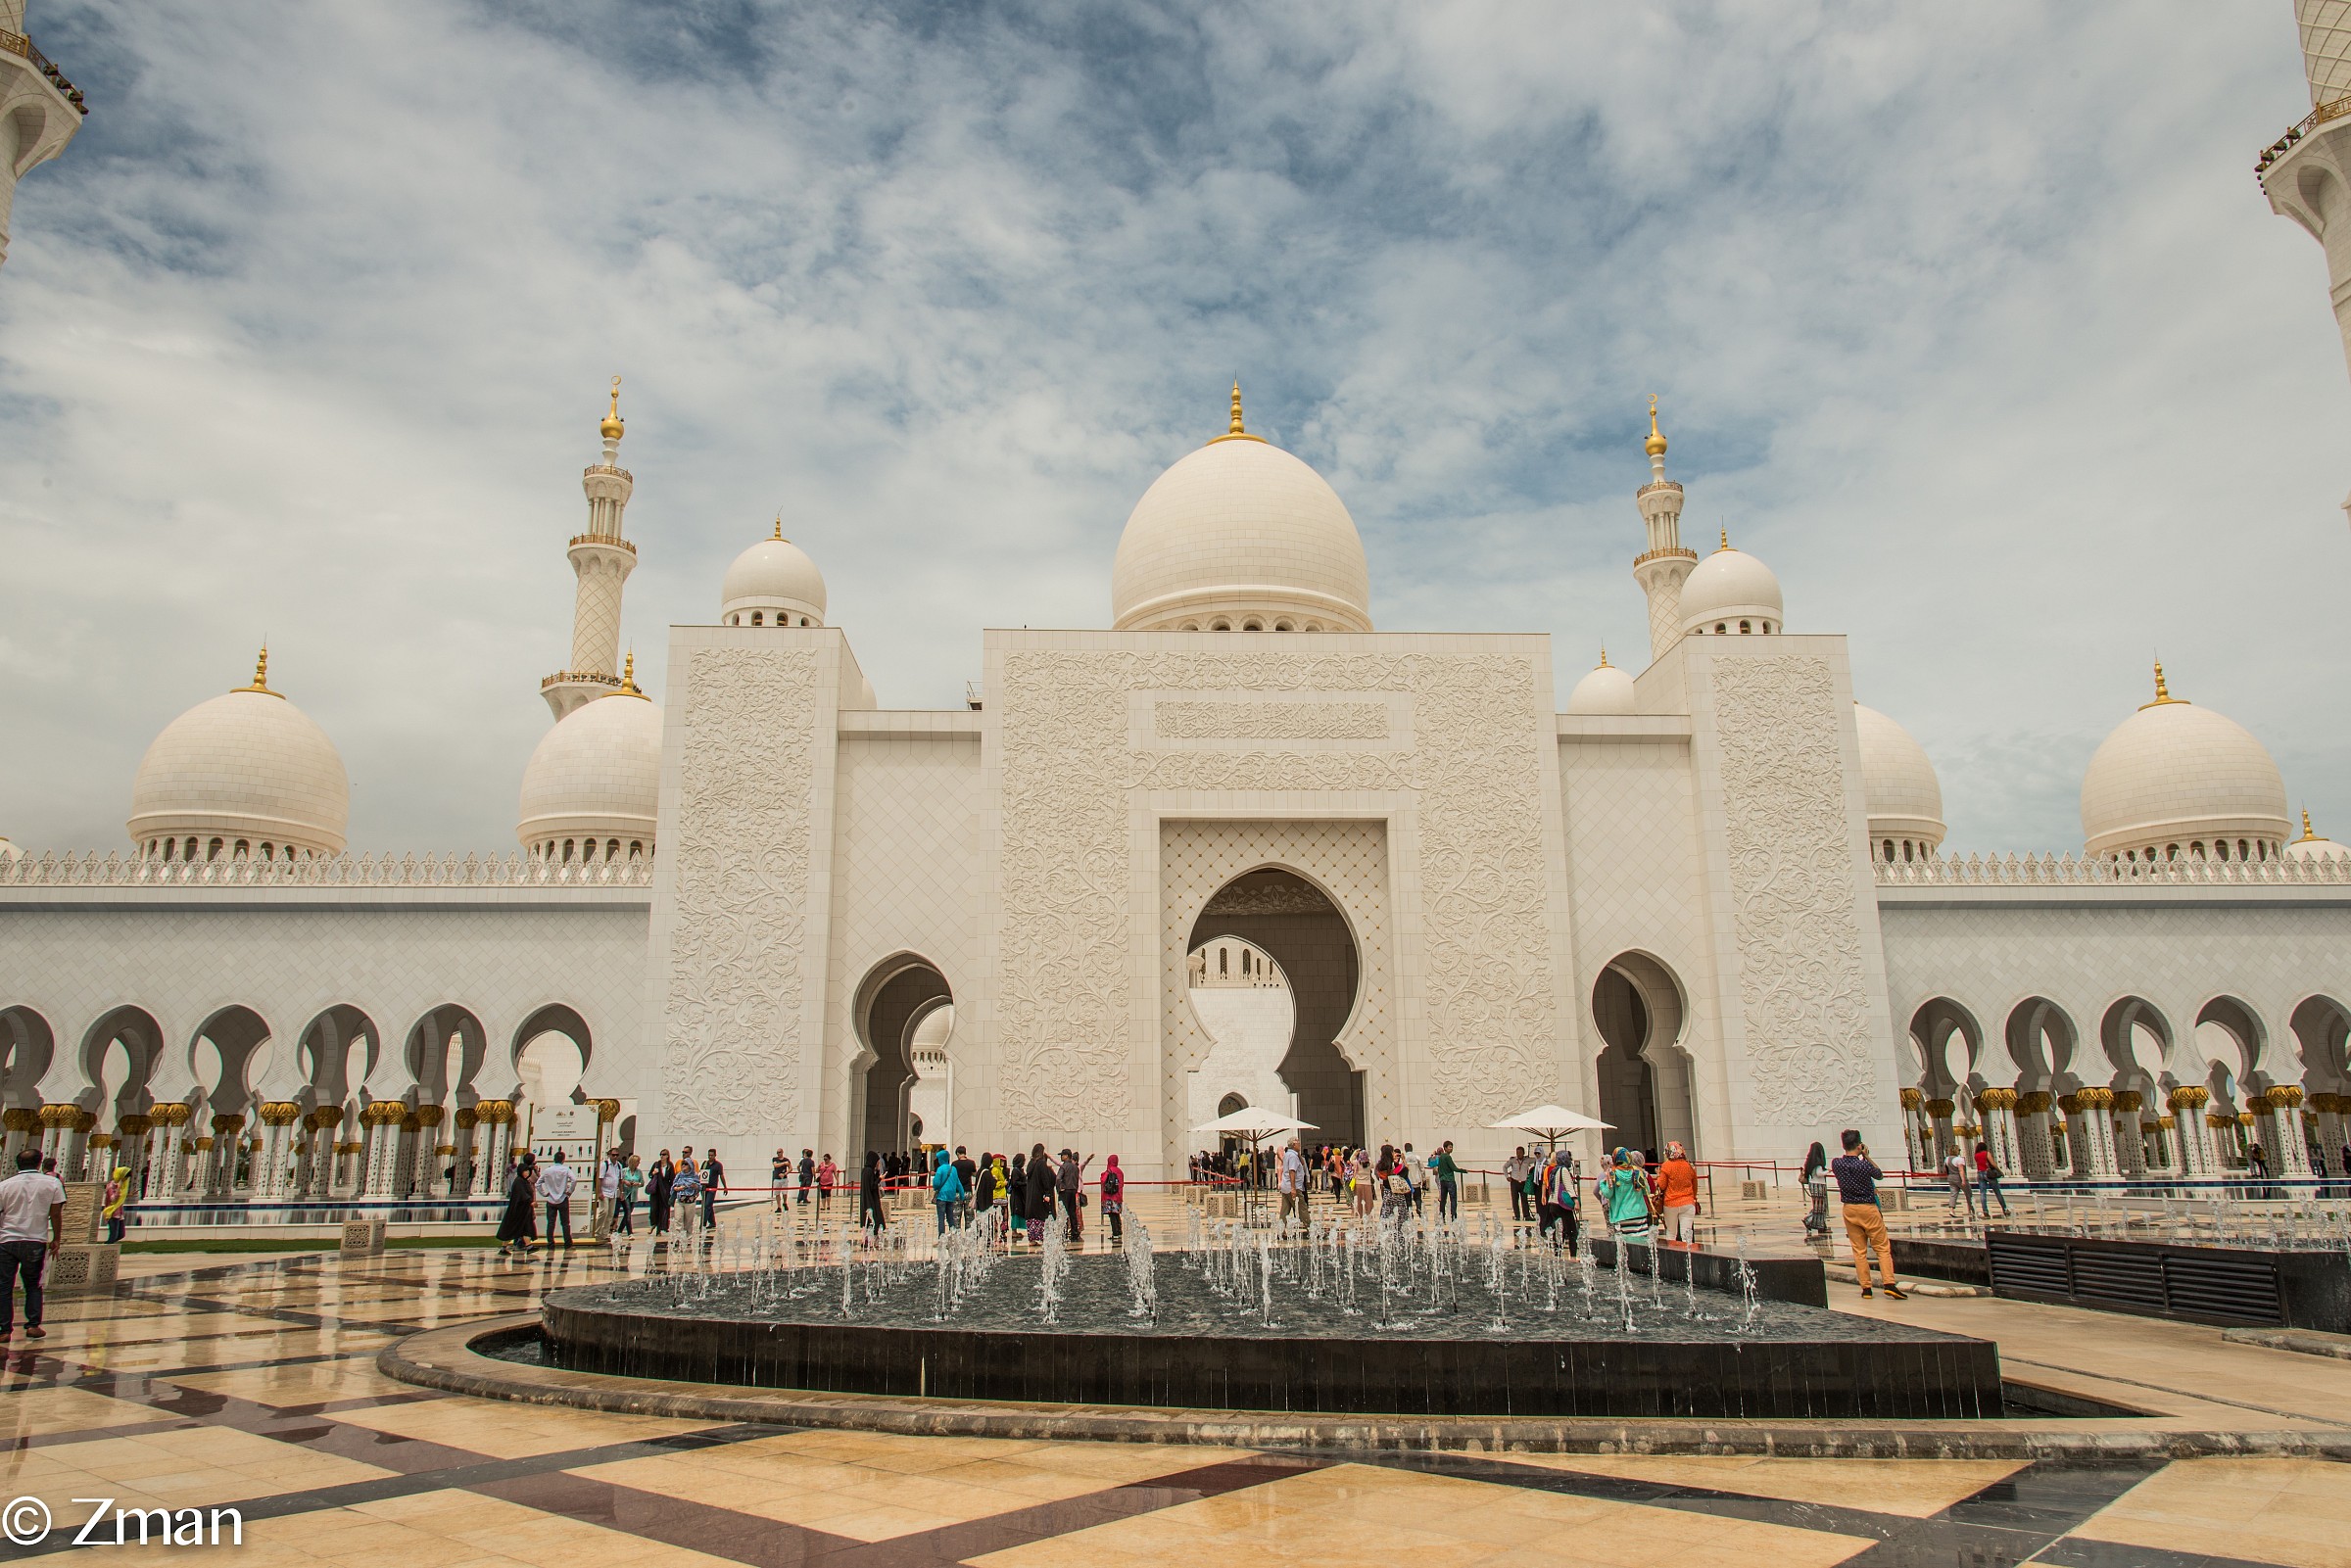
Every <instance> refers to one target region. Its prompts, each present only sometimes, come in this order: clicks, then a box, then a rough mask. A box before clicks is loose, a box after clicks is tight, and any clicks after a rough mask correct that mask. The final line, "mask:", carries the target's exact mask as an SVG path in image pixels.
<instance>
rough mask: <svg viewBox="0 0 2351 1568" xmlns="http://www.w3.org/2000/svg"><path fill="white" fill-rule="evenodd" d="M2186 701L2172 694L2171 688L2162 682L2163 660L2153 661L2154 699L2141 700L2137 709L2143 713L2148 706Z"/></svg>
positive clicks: (2161, 705) (2153, 706) (2160, 705)
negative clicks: (2150, 700)
mask: <svg viewBox="0 0 2351 1568" xmlns="http://www.w3.org/2000/svg"><path fill="white" fill-rule="evenodd" d="M2186 701H2187V698H2185V697H2176V696H2174V695H2172V689H2171V688H2170V687H2168V686H2165V685H2164V684H2163V660H2161V659H2157V660H2156V661H2155V700H2154V701H2152V702H2141V703H2140V704H2139V705H2138V707H2139V711H2140V712H2142V713H2143V712H2145V711H2146V710H2147V709H2149V708H2160V707H2163V706H2165V705H2166V704H2167V703H2173V702H2178V703H2183V704H2184V703H2185V702H2186Z"/></svg>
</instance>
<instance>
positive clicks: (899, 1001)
mask: <svg viewBox="0 0 2351 1568" xmlns="http://www.w3.org/2000/svg"><path fill="white" fill-rule="evenodd" d="M954 1001H955V992H954V989H953V988H952V987H951V986H949V985H948V984H947V977H946V974H944V973H943V972H942V971H941V970H940V969H939V967H938V966H937V965H936V964H935V963H933V962H932V961H931V960H930V959H928V958H925V957H923V956H922V955H921V954H919V953H913V952H906V951H900V952H896V953H892V954H891V955H890V956H889V957H888V958H886V959H884V960H882V961H881V962H880V963H879V964H876V965H875V966H874V967H873V968H872V969H869V970H868V971H866V974H865V978H864V979H863V980H862V981H861V982H859V984H858V986H857V994H856V997H855V999H854V1001H853V1003H852V1005H851V1015H850V1016H851V1018H852V1019H853V1020H854V1022H855V1024H856V1029H857V1042H858V1045H859V1047H860V1051H859V1054H858V1066H859V1067H861V1068H862V1069H863V1070H854V1069H852V1071H851V1073H850V1076H849V1081H850V1086H851V1090H852V1094H851V1103H850V1106H849V1132H850V1135H851V1136H852V1137H853V1138H856V1139H858V1140H859V1142H858V1143H857V1145H856V1147H855V1148H854V1149H853V1150H852V1151H851V1153H852V1154H853V1155H855V1156H858V1157H860V1158H861V1157H862V1156H863V1154H864V1152H865V1151H866V1150H869V1149H877V1150H890V1149H903V1148H905V1147H907V1145H908V1142H909V1133H910V1130H911V1128H910V1124H909V1121H908V1116H909V1105H908V1096H909V1095H910V1093H911V1091H912V1090H913V1088H914V1082H915V1070H914V1060H913V1057H912V1055H911V1053H910V1051H909V1050H908V1046H909V1043H910V1042H911V1041H912V1040H913V1038H914V1031H915V1029H916V1028H917V1027H918V1026H920V1025H921V1023H922V1022H923V1020H925V1019H927V1018H929V1017H930V1016H931V1015H932V1014H933V1013H935V1012H936V1011H937V1010H938V1009H940V1008H942V1007H948V1006H952V1005H953V1003H954Z"/></svg>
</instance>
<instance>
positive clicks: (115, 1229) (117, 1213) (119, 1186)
mask: <svg viewBox="0 0 2351 1568" xmlns="http://www.w3.org/2000/svg"><path fill="white" fill-rule="evenodd" d="M129 1201H130V1166H128V1165H117V1166H115V1173H114V1174H113V1175H112V1176H109V1177H108V1178H107V1181H106V1201H105V1202H104V1203H102V1204H101V1205H100V1206H99V1209H98V1214H99V1217H100V1218H102V1219H104V1220H105V1221H106V1239H107V1240H108V1241H110V1242H118V1241H120V1240H121V1239H122V1228H123V1224H122V1206H123V1205H124V1204H126V1203H128V1202H129Z"/></svg>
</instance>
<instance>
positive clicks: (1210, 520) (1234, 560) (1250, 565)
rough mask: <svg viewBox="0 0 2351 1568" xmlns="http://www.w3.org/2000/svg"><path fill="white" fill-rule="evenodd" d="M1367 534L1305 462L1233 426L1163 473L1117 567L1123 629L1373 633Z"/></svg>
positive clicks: (1115, 602) (1117, 617) (1115, 611)
mask: <svg viewBox="0 0 2351 1568" xmlns="http://www.w3.org/2000/svg"><path fill="white" fill-rule="evenodd" d="M1370 598H1371V585H1370V574H1369V572H1368V571H1367V569H1366V568H1365V565H1364V542H1363V540H1362V539H1360V538H1359V537H1357V535H1356V532H1355V519H1354V518H1352V517H1350V516H1348V515H1347V507H1346V506H1345V504H1344V503H1342V502H1341V501H1340V499H1339V498H1338V494H1337V493H1336V492H1335V491H1333V490H1332V489H1331V488H1330V486H1329V485H1327V484H1325V483H1324V482H1323V480H1322V476H1321V475H1320V474H1318V473H1316V472H1315V471H1314V470H1313V469H1312V468H1309V467H1308V466H1307V465H1306V464H1305V463H1303V462H1300V461H1299V460H1298V459H1297V458H1295V457H1293V456H1291V455H1290V454H1289V453H1288V452H1286V451H1282V450H1281V449H1280V448H1279V447H1275V446H1271V445H1269V444H1268V443H1267V442H1266V441H1264V440H1263V439H1261V438H1260V437H1257V436H1252V435H1250V434H1249V433H1248V432H1246V431H1245V430H1243V429H1242V428H1241V399H1240V389H1239V388H1237V387H1236V388H1234V389H1233V399H1232V428H1231V430H1230V431H1229V432H1227V433H1226V434H1224V435H1222V436H1219V437H1218V438H1217V439H1216V440H1214V441H1212V442H1210V443H1209V444H1208V445H1207V446H1205V447H1203V448H1201V449H1200V450H1199V451H1195V452H1193V453H1192V454H1191V455H1190V456H1188V457H1185V458H1183V459H1181V460H1180V461H1178V462H1177V463H1176V465H1175V466H1174V467H1172V468H1170V469H1169V470H1168V471H1167V472H1166V473H1164V474H1161V475H1160V476H1159V478H1158V480H1157V481H1156V482H1154V483H1153V485H1152V486H1151V488H1150V489H1149V490H1147V491H1144V492H1143V499H1141V500H1138V501H1136V502H1135V503H1134V510H1133V511H1132V512H1131V513H1129V514H1128V518H1127V531H1126V532H1125V533H1124V534H1122V535H1120V536H1119V556H1118V561H1117V563H1116V564H1115V565H1114V566H1112V568H1111V574H1110V614H1111V625H1112V626H1113V627H1114V628H1115V629H1116V630H1118V631H1122V632H1127V631H1157V632H1178V631H1181V632H1368V631H1370V630H1371V611H1370V608H1369V605H1370Z"/></svg>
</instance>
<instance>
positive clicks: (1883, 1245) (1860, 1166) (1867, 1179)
mask: <svg viewBox="0 0 2351 1568" xmlns="http://www.w3.org/2000/svg"><path fill="white" fill-rule="evenodd" d="M1844 1142H1845V1153H1844V1154H1842V1155H1840V1156H1839V1157H1838V1158H1836V1159H1835V1160H1832V1161H1830V1162H1829V1174H1831V1175H1833V1176H1835V1177H1836V1178H1837V1196H1838V1197H1839V1198H1840V1199H1842V1200H1843V1201H1844V1203H1845V1235H1846V1239H1847V1241H1849V1242H1851V1243H1852V1244H1853V1277H1854V1278H1855V1279H1857V1280H1859V1281H1860V1282H1861V1294H1862V1295H1864V1296H1867V1295H1870V1294H1872V1293H1871V1291H1870V1288H1869V1255H1870V1254H1871V1253H1872V1252H1875V1253H1876V1254H1877V1255H1878V1271H1879V1272H1880V1273H1881V1274H1883V1275H1884V1276H1885V1283H1886V1294H1887V1295H1889V1296H1891V1297H1893V1298H1894V1299H1895V1301H1897V1302H1898V1301H1902V1300H1905V1299H1906V1298H1905V1296H1904V1293H1903V1291H1902V1288H1901V1287H1900V1286H1899V1285H1896V1284H1895V1282H1894V1242H1893V1241H1892V1239H1891V1238H1889V1237H1888V1236H1887V1234H1886V1215H1885V1214H1884V1213H1883V1212H1881V1211H1880V1210H1879V1208H1878V1183H1879V1182H1880V1181H1881V1180H1883V1179H1884V1178H1885V1175H1886V1172H1884V1171H1883V1170H1880V1169H1879V1168H1878V1166H1877V1163H1876V1162H1875V1161H1873V1160H1871V1159H1870V1158H1869V1145H1867V1144H1865V1143H1863V1142H1862V1141H1861V1134H1860V1133H1858V1132H1855V1131H1854V1130H1853V1129H1852V1128H1850V1127H1847V1128H1846V1129H1845V1133H1844Z"/></svg>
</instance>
